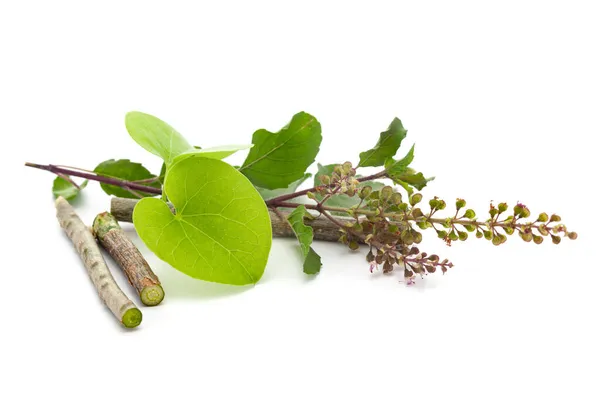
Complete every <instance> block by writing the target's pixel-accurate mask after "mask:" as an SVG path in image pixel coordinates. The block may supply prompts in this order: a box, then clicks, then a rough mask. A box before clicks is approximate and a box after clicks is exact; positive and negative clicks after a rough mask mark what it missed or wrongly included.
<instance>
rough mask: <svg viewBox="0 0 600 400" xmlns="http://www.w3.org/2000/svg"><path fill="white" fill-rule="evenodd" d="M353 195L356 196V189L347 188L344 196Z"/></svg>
mask: <svg viewBox="0 0 600 400" xmlns="http://www.w3.org/2000/svg"><path fill="white" fill-rule="evenodd" d="M355 194H356V188H355V187H349V188H348V189H347V190H346V195H348V196H349V197H354V195H355Z"/></svg>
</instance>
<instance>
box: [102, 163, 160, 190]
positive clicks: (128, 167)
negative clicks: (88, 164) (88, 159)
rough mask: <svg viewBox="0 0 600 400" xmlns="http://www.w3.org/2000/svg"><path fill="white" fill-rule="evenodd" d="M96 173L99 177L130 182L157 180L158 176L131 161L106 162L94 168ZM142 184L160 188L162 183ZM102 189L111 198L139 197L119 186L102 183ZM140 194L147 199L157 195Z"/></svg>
mask: <svg viewBox="0 0 600 400" xmlns="http://www.w3.org/2000/svg"><path fill="white" fill-rule="evenodd" d="M94 172H95V173H97V174H98V175H102V176H108V177H111V178H118V179H122V180H125V181H129V182H133V181H139V180H147V179H155V178H157V177H156V175H153V174H151V173H150V171H148V170H147V169H146V168H145V167H144V166H143V165H142V164H139V163H134V162H131V161H129V160H106V161H104V162H101V163H100V164H98V166H97V167H96V168H94ZM141 184H143V185H147V186H150V187H154V188H160V182H158V180H157V181H156V182H148V183H141ZM100 187H101V188H102V190H104V192H105V193H106V194H108V195H111V196H117V197H126V198H130V199H136V198H138V197H139V196H136V195H134V194H133V193H131V192H129V191H127V190H125V189H123V188H121V187H119V186H115V185H109V184H106V183H100ZM139 194H140V196H145V197H152V196H156V195H155V194H150V193H143V192H139Z"/></svg>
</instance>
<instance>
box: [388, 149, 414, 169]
mask: <svg viewBox="0 0 600 400" xmlns="http://www.w3.org/2000/svg"><path fill="white" fill-rule="evenodd" d="M414 158H415V145H414V144H413V145H412V147H411V148H410V150H409V151H408V153H407V154H406V155H405V156H404V158H402V159H400V160H398V161H396V160H394V159H393V158H388V159H387V160H386V162H385V171H386V172H387V174H388V176H395V175H400V174H403V173H405V172H406V170H407V169H408V166H409V165H410V163H411V162H412V161H413V159H414Z"/></svg>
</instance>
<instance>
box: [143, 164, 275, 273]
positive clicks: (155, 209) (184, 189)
mask: <svg viewBox="0 0 600 400" xmlns="http://www.w3.org/2000/svg"><path fill="white" fill-rule="evenodd" d="M164 190H165V191H166V194H167V197H168V198H169V200H170V201H171V203H172V204H173V205H174V207H175V210H176V211H175V212H176V214H175V215H173V214H172V213H171V210H170V209H169V206H168V205H167V204H166V203H165V202H164V201H162V200H159V199H153V198H144V199H142V200H140V201H139V203H138V204H137V205H136V207H135V209H134V212H133V223H134V225H135V228H136V230H137V232H138V234H139V235H140V238H141V239H142V240H143V241H144V243H145V244H146V245H147V246H148V248H149V249H150V250H152V251H153V252H154V253H155V254H156V255H157V256H158V257H159V258H160V259H162V260H164V261H166V262H168V263H169V264H171V265H172V266H173V267H174V268H176V269H178V270H179V271H181V272H183V273H185V274H187V275H189V276H192V277H194V278H197V279H203V280H206V281H211V282H219V283H228V284H232V285H246V284H250V283H255V282H257V281H258V280H259V279H260V278H261V276H262V275H263V272H264V269H265V266H266V264H267V259H268V257H269V250H270V248H271V240H272V236H271V221H270V218H269V213H268V211H267V207H266V205H265V203H264V201H263V200H262V198H261V197H260V195H259V194H258V192H257V191H256V190H255V189H254V187H253V186H252V184H251V183H250V181H248V179H247V178H246V177H245V176H244V175H242V174H241V173H240V172H238V171H237V170H236V169H235V168H233V167H232V166H230V165H229V164H226V163H224V162H222V161H219V160H214V159H210V158H206V157H202V156H191V157H186V158H183V159H181V160H180V161H177V162H175V163H174V164H173V165H172V166H171V167H170V168H169V170H168V172H167V176H166V181H165V185H164Z"/></svg>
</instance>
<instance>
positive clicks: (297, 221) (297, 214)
mask: <svg viewBox="0 0 600 400" xmlns="http://www.w3.org/2000/svg"><path fill="white" fill-rule="evenodd" d="M306 215H309V216H310V214H308V212H307V211H306V207H304V206H298V207H296V209H295V210H294V211H292V212H291V213H290V214H289V215H288V222H289V224H290V226H291V227H292V230H293V231H294V233H295V234H296V237H297V238H298V242H300V250H301V251H302V259H303V263H304V265H303V269H304V273H306V274H310V275H312V274H316V273H318V272H319V271H320V270H321V265H322V264H321V257H320V256H319V255H318V254H317V253H316V252H315V251H314V250H313V248H312V247H311V244H312V241H313V229H312V227H310V226H306V225H305V224H304V217H305V216H306Z"/></svg>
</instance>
